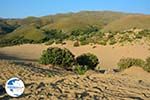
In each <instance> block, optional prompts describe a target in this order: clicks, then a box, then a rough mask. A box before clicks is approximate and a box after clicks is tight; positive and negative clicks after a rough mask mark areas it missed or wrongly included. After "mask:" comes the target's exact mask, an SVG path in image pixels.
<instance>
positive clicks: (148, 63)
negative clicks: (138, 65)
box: [143, 57, 150, 72]
mask: <svg viewBox="0 0 150 100" xmlns="http://www.w3.org/2000/svg"><path fill="white" fill-rule="evenodd" d="M143 68H144V70H145V71H148V72H150V57H148V58H147V59H146V63H145V65H144V67H143Z"/></svg>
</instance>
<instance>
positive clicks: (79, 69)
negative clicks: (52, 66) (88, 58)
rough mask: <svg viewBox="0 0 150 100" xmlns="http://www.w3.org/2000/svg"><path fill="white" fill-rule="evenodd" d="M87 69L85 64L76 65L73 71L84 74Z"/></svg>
mask: <svg viewBox="0 0 150 100" xmlns="http://www.w3.org/2000/svg"><path fill="white" fill-rule="evenodd" d="M87 70H88V67H87V66H80V65H76V66H75V68H74V71H75V73H77V74H79V75H83V74H85V73H86V71H87Z"/></svg>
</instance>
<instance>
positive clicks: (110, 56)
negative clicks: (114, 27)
mask: <svg viewBox="0 0 150 100" xmlns="http://www.w3.org/2000/svg"><path fill="white" fill-rule="evenodd" d="M95 46H96V48H93V46H91V45H85V46H80V47H73V42H71V41H67V42H66V44H65V45H61V44H53V45H50V46H46V45H44V44H24V45H20V46H11V47H3V48H0V58H5V59H13V60H25V61H37V60H38V59H39V58H40V56H41V54H42V51H43V50H46V48H48V47H60V48H67V49H69V50H70V51H71V52H72V53H73V54H74V55H76V56H78V55H80V54H83V53H87V52H90V53H93V54H95V55H96V56H97V57H98V58H99V61H100V64H99V66H100V67H101V68H106V69H107V68H117V62H118V61H119V60H120V59H121V58H123V57H133V58H140V59H145V58H147V57H149V56H150V50H149V46H148V45H147V44H141V43H139V44H134V45H131V44H127V45H124V46H121V45H118V44H117V45H113V46H111V45H107V46H102V45H95Z"/></svg>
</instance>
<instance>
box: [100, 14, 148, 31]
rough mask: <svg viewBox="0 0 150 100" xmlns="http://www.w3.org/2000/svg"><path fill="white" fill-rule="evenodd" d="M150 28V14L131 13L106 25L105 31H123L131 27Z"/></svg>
mask: <svg viewBox="0 0 150 100" xmlns="http://www.w3.org/2000/svg"><path fill="white" fill-rule="evenodd" d="M134 27H136V28H141V29H150V15H129V16H126V17H123V18H121V19H118V20H116V21H113V22H112V23H110V24H108V25H106V26H105V27H104V29H103V31H107V32H108V31H123V30H127V29H131V28H134Z"/></svg>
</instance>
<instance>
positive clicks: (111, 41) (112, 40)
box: [109, 38, 117, 45]
mask: <svg viewBox="0 0 150 100" xmlns="http://www.w3.org/2000/svg"><path fill="white" fill-rule="evenodd" d="M116 43H117V41H116V40H115V38H111V39H110V41H109V44H110V45H114V44H116Z"/></svg>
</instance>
